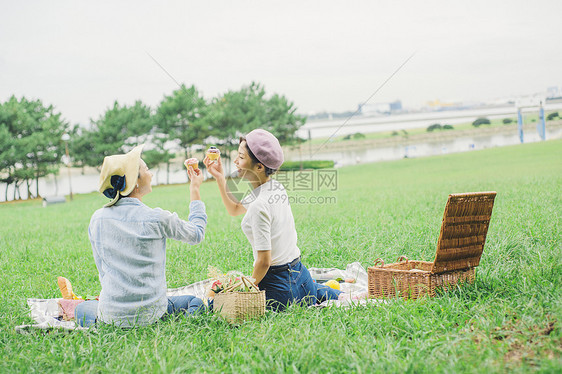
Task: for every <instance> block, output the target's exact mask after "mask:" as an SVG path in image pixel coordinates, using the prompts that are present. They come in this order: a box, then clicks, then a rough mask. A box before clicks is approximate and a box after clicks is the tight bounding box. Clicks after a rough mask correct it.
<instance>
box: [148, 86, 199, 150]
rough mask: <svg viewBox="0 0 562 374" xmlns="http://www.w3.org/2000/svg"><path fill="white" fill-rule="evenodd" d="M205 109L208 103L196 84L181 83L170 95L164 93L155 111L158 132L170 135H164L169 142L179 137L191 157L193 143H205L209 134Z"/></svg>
mask: <svg viewBox="0 0 562 374" xmlns="http://www.w3.org/2000/svg"><path fill="white" fill-rule="evenodd" d="M206 111H207V102H206V101H205V99H204V98H203V96H201V95H200V94H199V92H198V91H197V89H196V88H195V86H191V87H189V88H187V87H186V86H185V85H183V84H182V85H181V87H180V88H179V89H178V90H175V91H174V92H173V93H172V94H171V95H170V96H165V97H164V99H163V100H162V102H161V103H160V106H159V107H158V109H157V110H156V121H155V122H156V124H157V128H158V130H157V131H158V132H159V133H161V134H165V135H167V136H166V137H164V138H163V139H164V140H166V141H167V140H176V141H177V142H178V145H179V146H180V147H181V148H182V149H183V151H184V153H185V157H186V158H189V156H190V154H191V152H190V149H191V146H192V145H194V144H202V143H203V141H204V140H205V138H207V137H208V136H209V134H210V132H209V129H208V126H207V123H206V122H205V121H204V117H205V114H206ZM160 139H161V140H163V139H162V138H160ZM160 143H161V144H164V143H165V142H162V141H160ZM161 149H163V147H162V148H161Z"/></svg>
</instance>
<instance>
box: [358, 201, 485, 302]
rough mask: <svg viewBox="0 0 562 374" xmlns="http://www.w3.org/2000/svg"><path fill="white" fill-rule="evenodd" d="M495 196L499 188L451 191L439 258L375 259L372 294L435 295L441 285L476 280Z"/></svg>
mask: <svg viewBox="0 0 562 374" xmlns="http://www.w3.org/2000/svg"><path fill="white" fill-rule="evenodd" d="M495 197H496V192H475V193H464V194H453V195H449V199H448V200H447V205H446V206H445V213H444V214H443V222H442V225H441V231H440V234H439V240H438V242H437V250H436V254H435V260H434V261H433V262H427V261H409V260H408V259H407V258H405V257H404V258H403V257H401V258H399V259H398V262H396V263H393V264H387V265H384V263H382V260H381V261H380V262H381V264H379V265H377V263H378V262H375V266H371V267H369V268H368V275H369V285H368V286H369V296H370V297H375V298H384V297H404V298H412V299H416V298H418V297H421V296H425V295H429V296H435V291H436V290H437V289H438V288H442V289H444V290H448V289H449V288H451V286H455V285H456V284H458V283H459V282H470V283H471V282H473V281H474V278H475V271H474V267H475V266H478V264H479V263H480V257H481V256H482V252H483V250H484V244H485V242H486V234H487V233H488V226H489V223H490V219H491V216H492V209H493V207H494V199H495ZM403 259H404V260H403ZM401 260H403V261H401Z"/></svg>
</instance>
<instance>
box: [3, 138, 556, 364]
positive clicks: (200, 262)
mask: <svg viewBox="0 0 562 374" xmlns="http://www.w3.org/2000/svg"><path fill="white" fill-rule="evenodd" d="M489 190H494V191H497V192H498V194H497V197H496V203H495V207H494V212H493V215H492V220H491V223H490V228H489V232H488V237H487V242H486V246H485V248H484V253H483V256H482V260H481V263H480V266H479V267H478V268H477V271H476V274H477V279H476V282H475V283H474V284H473V285H466V286H464V287H462V288H458V289H456V290H453V291H452V292H449V293H447V294H445V295H442V296H439V297H436V298H433V299H428V298H424V299H420V300H417V301H404V300H393V301H390V302H388V303H386V304H383V305H376V306H368V307H357V308H352V309H345V310H344V309H338V308H327V309H322V310H316V309H314V310H312V309H303V308H300V307H294V308H290V310H289V311H288V312H286V313H282V314H267V315H266V316H265V317H264V318H263V319H261V320H258V321H252V322H248V323H245V324H243V325H241V326H239V327H230V326H229V325H228V324H226V323H225V322H223V321H221V320H220V319H218V318H216V317H214V316H211V315H209V316H202V317H195V318H186V317H179V318H177V319H176V320H168V321H165V322H162V323H158V324H157V325H154V326H149V327H142V328H135V329H131V330H121V329H117V328H114V327H111V326H101V327H100V328H98V329H97V330H96V331H90V332H78V331H75V332H72V333H60V332H50V333H44V332H41V331H36V332H31V333H29V334H25V335H21V334H17V333H16V332H15V330H14V327H15V326H16V325H19V324H22V323H31V322H32V321H31V319H30V318H29V317H28V308H27V306H26V299H27V298H28V297H41V298H53V297H59V291H58V288H57V284H56V277H57V276H59V275H62V276H65V277H67V278H69V279H70V280H71V281H72V283H73V285H74V288H75V290H76V291H77V293H78V294H80V295H84V296H85V295H96V294H97V293H98V292H99V291H100V287H99V281H98V275H97V270H96V267H95V265H94V262H93V259H92V254H91V249H90V244H89V241H88V236H87V227H88V223H89V219H90V216H91V215H92V213H93V212H94V211H95V210H96V209H97V208H99V207H101V205H102V204H103V202H104V201H105V199H104V198H103V197H101V196H100V195H99V194H87V195H78V196H75V199H74V201H72V202H69V203H66V204H61V205H53V206H49V207H47V208H42V207H41V204H40V203H39V202H37V201H35V202H24V203H14V204H3V205H0V270H1V272H2V275H3V277H2V279H3V281H2V283H1V286H0V289H1V296H0V298H1V299H0V300H1V304H0V305H1V306H0V311H1V319H0V346H1V347H2V359H1V360H0V372H139V371H140V372H209V373H214V372H322V373H324V372H335V373H340V372H373V371H391V372H403V371H409V372H448V373H450V372H505V371H506V370H514V371H519V372H527V371H535V370H536V371H542V372H561V371H562V358H561V357H562V356H561V354H562V348H561V347H562V330H561V326H562V286H561V285H562V245H561V244H562V239H561V230H560V228H561V215H562V141H560V140H558V141H548V142H542V143H534V144H525V145H517V146H513V147H503V148H493V149H488V150H484V151H478V152H468V153H459V154H451V155H445V156H439V157H429V158H420V159H405V160H400V161H395V162H385V163H376V164H363V165H357V166H353V167H348V168H343V169H338V170H337V189H336V190H335V191H330V190H328V189H322V190H320V191H305V192H296V191H293V192H290V194H291V196H293V197H297V196H301V197H302V198H303V199H305V200H306V199H309V198H311V197H314V198H317V197H319V196H320V197H323V198H326V201H327V203H324V204H318V203H317V204H305V203H295V204H293V213H294V216H295V220H296V224H297V231H298V234H299V246H300V248H301V250H302V252H303V262H304V263H305V264H306V265H307V266H309V267H345V265H346V264H347V263H350V262H353V261H360V262H362V263H363V264H364V265H365V266H368V265H369V264H372V262H373V260H374V259H376V258H377V257H382V258H383V259H384V260H385V261H386V262H393V261H394V260H396V258H397V257H398V256H399V255H407V256H408V257H409V258H411V259H415V260H427V261H432V260H433V257H434V254H435V246H436V243H437V238H438V235H439V228H440V224H441V218H442V216H443V209H444V207H445V203H446V200H447V196H448V194H450V193H459V192H471V191H489ZM201 194H202V198H203V200H204V201H205V203H206V204H207V212H208V215H209V224H208V230H207V234H206V238H205V241H204V242H203V243H202V244H200V245H198V246H193V247H190V246H188V245H185V244H183V243H178V242H169V243H168V257H167V279H168V286H169V287H178V286H182V285H185V284H188V283H191V282H194V281H198V280H201V279H204V278H206V275H207V267H208V266H209V265H213V266H217V267H219V268H221V269H223V270H240V271H243V272H245V273H250V272H251V264H252V252H251V249H250V247H249V245H248V243H247V241H246V238H245V237H244V235H243V233H242V232H241V230H240V221H241V217H237V218H231V217H229V216H227V214H226V212H225V210H224V208H223V207H222V203H221V201H220V197H219V194H218V191H217V188H216V185H215V184H214V183H213V182H209V183H204V185H203V187H202V192H201ZM187 198H188V188H187V186H186V185H175V186H166V187H157V188H154V191H153V193H152V194H150V195H148V196H146V198H145V201H144V202H145V203H146V204H147V205H149V206H152V207H156V206H160V207H162V208H164V209H169V210H174V211H177V212H178V213H179V214H180V216H182V217H184V218H186V217H187V214H188V212H187V207H188V203H187ZM334 200H336V201H334Z"/></svg>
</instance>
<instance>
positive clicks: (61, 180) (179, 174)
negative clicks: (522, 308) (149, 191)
mask: <svg viewBox="0 0 562 374" xmlns="http://www.w3.org/2000/svg"><path fill="white" fill-rule="evenodd" d="M561 107H562V105H561ZM549 110H551V108H549ZM505 111H506V108H496V109H494V114H490V112H488V114H487V115H486V114H482V113H479V112H478V113H477V112H470V113H468V116H465V115H464V114H463V117H462V120H460V119H459V121H460V122H462V123H466V122H467V120H466V118H476V117H479V116H486V117H488V118H494V116H498V117H499V118H503V117H506V113H504V112H505ZM514 113H515V112H514ZM432 114H437V115H438V116H437V117H435V116H434V117H432V118H422V115H425V116H427V115H428V113H422V114H420V113H418V114H417V115H412V116H410V117H407V118H409V119H410V121H404V122H397V121H394V120H393V121H394V122H392V123H390V124H389V123H386V122H388V118H390V117H385V118H386V119H387V121H386V122H384V123H382V122H381V123H373V122H372V121H373V118H367V119H366V118H357V119H356V120H355V121H353V122H352V121H349V122H348V123H347V124H346V125H345V126H344V127H342V128H341V129H340V131H341V133H340V132H338V135H344V134H346V133H348V134H349V133H355V132H364V133H367V132H377V131H388V130H389V129H410V128H419V127H426V126H428V125H429V124H432V123H436V122H441V123H442V124H445V123H448V124H453V123H455V122H453V121H456V120H457V119H458V118H460V115H458V113H454V112H438V113H432ZM447 114H449V116H447ZM450 114H453V115H454V116H453V117H452V116H450ZM465 114H467V113H465ZM404 116H407V115H404ZM397 117H398V116H397ZM374 119H376V120H379V119H380V118H374ZM460 122H458V123H460ZM337 123H338V121H323V122H311V123H310V124H307V125H306V126H305V129H304V130H303V131H305V132H307V133H308V130H310V131H311V134H313V136H312V137H313V138H314V137H326V136H330V134H331V133H333V132H334V130H335V129H337V128H338V127H339V126H341V122H340V124H339V125H337ZM322 124H323V125H322ZM348 125H349V127H348ZM389 126H393V127H391V128H389ZM511 127H512V128H513V132H512V133H500V134H492V135H481V136H479V135H472V136H466V137H458V138H454V139H444V140H424V141H423V142H420V143H414V144H408V145H403V144H394V145H391V146H382V147H381V146H377V147H370V148H360V149H350V150H343V151H331V150H326V151H324V152H323V151H320V152H318V153H316V154H314V155H313V156H312V159H315V160H334V161H335V162H336V167H342V166H347V165H354V164H357V163H368V162H377V161H388V160H397V159H401V158H404V157H410V158H412V157H424V156H433V155H440V154H447V153H456V152H468V151H474V150H479V149H486V148H491V147H501V146H507V145H515V144H519V143H520V140H519V135H518V134H517V128H516V126H511ZM344 130H345V131H344ZM326 134H328V135H326ZM546 138H547V139H549V140H551V139H560V138H562V128H561V127H560V126H558V127H552V128H549V127H548V126H547V129H546ZM540 140H541V139H540V138H539V135H538V133H537V131H536V130H535V131H528V130H527V129H526V131H525V133H524V141H525V143H532V142H538V141H540ZM288 156H289V157H288V159H289V160H293V161H299V160H300V158H301V157H302V159H304V160H308V159H311V157H310V155H308V154H306V153H303V154H302V155H299V154H297V153H294V152H293V153H291V154H289V155H288ZM230 170H234V168H233V167H231V168H230ZM170 171H171V173H170V176H169V181H170V183H185V182H187V175H186V172H185V168H184V167H183V165H181V164H178V165H173V166H172V167H171V170H170ZM152 172H153V173H154V177H153V184H155V185H157V184H161V183H166V179H167V178H166V170H165V167H162V170H159V169H153V170H152ZM98 181H99V174H98V173H97V171H96V170H95V169H90V170H86V172H85V173H82V171H81V170H80V169H71V171H70V183H71V186H70V184H69V176H68V169H67V168H64V167H63V168H61V169H60V173H59V175H58V176H56V177H55V176H52V175H51V176H49V177H47V178H42V179H40V180H39V193H40V194H41V195H42V196H61V195H68V194H69V191H70V188H72V192H73V193H89V192H93V191H95V190H96V189H97V185H98ZM20 192H21V198H23V199H26V198H27V191H26V187H25V186H21V187H20ZM31 192H32V193H35V182H33V183H32V186H31ZM13 195H14V190H13V186H10V188H8V200H11V199H13ZM4 200H5V185H4V186H3V188H2V190H0V201H4Z"/></svg>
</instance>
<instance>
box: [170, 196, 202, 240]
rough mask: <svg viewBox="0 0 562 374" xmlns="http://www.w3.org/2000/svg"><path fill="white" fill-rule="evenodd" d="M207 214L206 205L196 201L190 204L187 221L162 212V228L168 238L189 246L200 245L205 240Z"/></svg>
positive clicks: (173, 214)
mask: <svg viewBox="0 0 562 374" xmlns="http://www.w3.org/2000/svg"><path fill="white" fill-rule="evenodd" d="M206 226H207V214H206V213H205V203H203V202H202V201H201V200H194V201H192V202H191V203H190V204H189V217H188V220H187V221H184V220H182V219H181V218H179V217H178V215H177V213H172V212H169V211H167V210H160V228H161V230H162V233H163V235H164V236H165V237H166V238H171V239H175V240H179V241H182V242H186V243H189V244H192V245H193V244H199V243H201V242H202V241H203V239H204V238H205V227H206Z"/></svg>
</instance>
